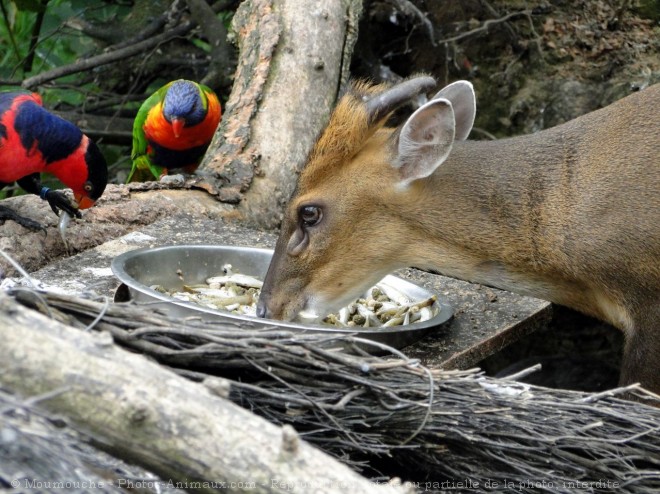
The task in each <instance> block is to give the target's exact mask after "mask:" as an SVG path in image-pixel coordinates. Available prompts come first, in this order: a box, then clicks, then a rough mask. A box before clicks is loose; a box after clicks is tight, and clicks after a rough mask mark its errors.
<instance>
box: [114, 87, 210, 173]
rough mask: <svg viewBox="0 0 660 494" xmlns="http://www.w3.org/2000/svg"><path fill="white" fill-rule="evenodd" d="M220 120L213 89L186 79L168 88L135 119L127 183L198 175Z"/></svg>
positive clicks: (148, 100) (155, 95) (152, 100)
mask: <svg viewBox="0 0 660 494" xmlns="http://www.w3.org/2000/svg"><path fill="white" fill-rule="evenodd" d="M220 116H221V108H220V101H219V100H218V97H217V96H216V94H215V93H214V92H213V90H211V89H210V88H208V87H206V86H204V85H202V84H197V83H196V82H191V81H186V80H183V79H179V80H177V81H172V82H170V83H168V84H165V85H164V86H163V87H161V88H160V89H159V90H158V91H156V92H155V93H154V94H152V95H151V96H149V98H147V100H146V101H145V102H144V103H143V104H142V106H141V107H140V110H139V111H138V114H137V116H136V117H135V122H134V123H133V152H132V153H131V158H132V159H133V167H132V168H131V172H130V173H129V175H128V179H127V180H126V181H127V182H137V181H145V180H153V179H159V178H160V177H161V176H162V175H165V174H167V172H168V170H171V169H174V168H183V169H185V171H187V172H188V173H192V172H194V171H195V170H196V169H197V167H198V166H199V163H200V161H201V160H202V157H203V156H204V153H205V152H206V149H207V148H208V147H209V144H210V143H211V139H212V138H213V134H214V133H215V129H216V128H217V127H218V123H219V122H220Z"/></svg>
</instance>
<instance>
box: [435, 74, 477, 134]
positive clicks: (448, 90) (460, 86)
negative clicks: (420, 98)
mask: <svg viewBox="0 0 660 494" xmlns="http://www.w3.org/2000/svg"><path fill="white" fill-rule="evenodd" d="M435 99H446V100H448V101H449V102H451V106H452V108H453V109H454V118H455V120H456V140H457V141H464V140H465V139H467V137H468V135H469V134H470V131H471V130H472V126H473V125H474V117H475V116H476V114H477V100H476V97H475V95H474V88H473V87H472V84H471V83H470V82H468V81H456V82H452V83H451V84H449V85H448V86H445V87H444V88H443V89H441V90H440V91H439V92H438V93H437V94H436V95H435V96H433V98H432V100H435Z"/></svg>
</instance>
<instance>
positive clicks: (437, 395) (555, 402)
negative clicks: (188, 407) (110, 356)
mask: <svg viewBox="0 0 660 494" xmlns="http://www.w3.org/2000/svg"><path fill="white" fill-rule="evenodd" d="M16 298H17V299H18V300H19V301H21V302H22V303H25V304H26V305H30V306H33V307H36V308H39V307H41V310H42V311H43V312H46V313H50V314H51V315H52V316H53V317H56V318H60V319H64V320H66V322H68V323H69V324H78V325H79V326H81V327H83V326H88V325H89V326H91V325H93V326H94V327H95V329H98V330H102V331H109V332H110V333H111V334H112V335H113V337H114V339H115V341H116V342H118V343H119V344H121V345H123V346H125V347H127V348H130V349H132V350H134V351H137V352H141V353H144V354H146V355H150V356H151V357H153V358H155V359H156V360H158V361H159V362H160V363H162V364H163V365H167V366H169V367H172V368H173V369H175V370H176V371H177V372H179V373H181V374H183V375H185V376H188V377H190V378H192V379H195V380H203V379H205V378H207V377H209V376H222V377H223V378H225V379H227V380H228V382H230V391H229V398H230V399H231V400H232V401H234V402H236V403H238V404H240V405H242V406H244V407H246V408H248V409H250V410H252V411H254V412H255V413H257V414H259V415H262V416H263V417H265V418H267V419H268V420H270V421H271V422H274V423H276V424H285V423H287V424H292V425H293V426H294V427H295V428H296V429H297V430H298V431H299V433H300V434H301V435H302V436H303V437H304V438H305V439H306V440H308V441H310V442H312V443H314V444H316V445H317V446H318V447H320V448H322V449H324V450H325V451H327V452H329V453H331V454H333V455H334V456H336V457H337V458H339V459H340V460H342V461H345V462H347V463H349V464H352V465H353V466H354V467H356V468H360V467H361V466H363V467H366V464H367V462H368V464H369V465H370V468H373V467H374V465H380V467H381V468H387V472H386V473H387V474H388V475H392V474H395V475H399V476H402V477H403V479H404V480H408V479H411V480H419V479H422V478H423V479H425V481H426V480H428V481H430V482H433V481H435V482H436V483H435V484H433V483H432V484H430V487H431V488H433V489H435V490H451V489H455V490H459V491H460V490H462V489H463V490H470V491H476V492H489V491H493V490H502V489H503V488H504V489H505V490H506V487H507V486H508V488H509V489H511V490H513V489H516V490H519V491H520V492H527V491H534V492H609V491H612V492H614V491H617V492H620V491H622V490H623V491H627V492H636V493H639V492H657V490H658V489H660V408H653V407H650V406H647V405H642V404H639V403H635V402H631V401H627V400H624V399H621V398H619V397H617V395H620V394H622V393H623V392H626V393H628V394H629V395H635V396H637V398H638V399H642V400H645V401H646V402H647V403H648V404H650V405H655V406H658V405H660V399H659V398H658V397H657V396H655V395H651V394H649V393H646V392H644V391H643V390H641V389H639V388H636V387H634V386H633V387H629V388H626V389H618V390H612V391H610V392H607V393H601V394H598V395H589V394H585V393H579V392H572V391H564V390H551V389H546V388H540V387H535V386H530V385H526V384H521V383H517V382H515V381H514V380H512V379H511V378H509V379H493V378H489V377H486V376H483V375H482V374H480V373H479V372H477V371H460V372H459V371H455V372H446V371H431V370H429V369H426V368H424V367H423V366H421V365H420V364H419V363H418V362H416V361H413V360H410V359H408V358H406V357H405V355H403V354H401V353H399V352H397V351H396V350H393V349H390V355H388V356H387V357H375V356H371V355H368V354H367V353H366V352H365V351H364V348H365V347H368V346H373V347H374V348H375V347H378V349H379V350H380V351H383V350H385V348H384V347H383V346H382V345H376V344H371V343H369V342H365V341H364V340H361V339H360V338H357V337H355V338H349V339H348V340H347V341H345V340H341V341H340V340H338V339H336V337H334V336H328V335H316V334H301V333H294V332H289V331H282V330H280V329H277V328H273V327H270V328H269V327H259V326H258V325H256V324H255V325H254V326H253V327H247V326H245V325H243V326H241V327H239V326H238V325H234V324H232V323H227V322H217V323H209V322H203V321H200V320H198V319H184V320H182V319H178V320H175V319H171V318H168V317H166V316H164V315H159V314H157V313H154V311H153V310H152V309H150V308H149V306H148V305H144V306H137V305H123V304H122V305H113V304H108V303H105V304H104V303H100V302H95V301H91V300H83V299H78V298H73V297H68V296H62V295H56V294H43V295H42V299H41V301H39V299H35V297H34V292H31V293H30V294H29V295H25V294H23V295H21V292H17V293H16ZM35 301H36V302H35ZM346 350H350V351H351V352H352V353H349V352H347V351H346ZM382 461H386V463H382ZM383 465H385V466H384V467H383ZM397 467H398V471H392V469H394V470H396V469H397ZM365 472H366V473H373V470H365ZM407 475H408V477H407ZM410 476H412V478H411V477H410ZM443 482H444V483H443ZM459 483H460V485H459ZM425 487H426V486H425Z"/></svg>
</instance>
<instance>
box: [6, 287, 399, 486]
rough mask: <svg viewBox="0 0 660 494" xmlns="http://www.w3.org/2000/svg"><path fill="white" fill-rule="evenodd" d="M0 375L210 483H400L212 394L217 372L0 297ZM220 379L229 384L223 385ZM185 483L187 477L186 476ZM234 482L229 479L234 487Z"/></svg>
mask: <svg viewBox="0 0 660 494" xmlns="http://www.w3.org/2000/svg"><path fill="white" fill-rule="evenodd" d="M0 339H1V340H2V342H3V343H2V345H1V346H0V384H1V385H2V387H5V388H7V389H9V390H11V391H13V392H17V393H19V394H22V395H24V396H33V395H41V394H44V393H48V392H52V391H54V390H61V393H59V394H58V393H54V396H53V398H51V399H49V400H45V401H43V402H42V404H43V406H44V407H45V408H47V409H48V410H49V411H51V412H52V413H56V414H59V415H62V416H64V417H66V419H67V420H68V421H70V422H71V423H72V424H74V425H75V426H76V427H77V428H79V429H81V430H82V431H83V432H85V433H87V434H89V435H90V436H91V437H92V438H93V439H94V440H95V442H98V443H99V444H100V445H102V446H103V447H104V448H105V449H108V450H109V451H110V452H111V453H113V454H114V455H116V456H118V457H120V458H122V459H126V460H128V461H132V462H134V463H136V464H139V465H141V466H143V467H145V468H147V469H149V470H151V471H153V472H155V473H157V474H159V475H161V476H162V477H163V479H164V480H166V479H172V480H173V481H174V482H175V483H176V482H177V481H179V482H195V481H200V482H204V481H208V482H217V483H220V482H225V483H226V485H223V486H221V485H219V484H215V485H214V484H208V485H205V484H201V485H197V484H195V485H194V486H192V487H191V489H193V490H198V489H197V488H199V490H202V491H208V492H214V491H219V490H223V491H225V490H227V488H228V489H229V490H230V491H238V490H243V489H241V488H240V487H239V486H242V487H243V488H248V489H249V490H250V491H252V492H280V491H282V490H286V491H287V492H301V493H303V492H310V491H314V492H327V493H334V492H337V493H339V492H346V486H347V485H348V486H350V489H349V490H350V491H351V492H356V493H357V492H365V493H372V492H373V493H375V492H378V493H382V492H391V493H395V492H403V488H401V487H396V486H377V485H373V484H372V483H371V482H369V481H368V480H366V479H364V478H363V477H361V476H359V475H358V474H356V473H355V472H353V471H352V470H350V469H349V468H348V467H346V466H345V465H342V464H340V463H339V462H337V461H336V460H334V459H333V458H331V457H329V456H328V455H326V454H325V453H323V452H320V451H319V450H317V449H315V448H313V447H312V446H310V445H309V444H307V443H305V442H304V441H302V440H301V439H300V438H299V436H298V435H297V434H296V432H295V431H294V430H293V428H291V427H286V426H285V427H282V428H280V427H277V426H275V425H273V424H270V423H269V422H266V421H265V420H263V419H261V418H259V417H257V416H255V415H253V414H251V413H250V412H248V411H246V410H244V409H243V408H240V407H238V406H236V405H234V404H233V403H231V402H229V401H228V400H225V399H223V398H222V397H220V396H218V395H217V394H214V393H213V392H212V390H214V389H224V388H223V386H222V385H223V383H225V381H222V382H219V381H220V379H218V380H217V381H216V380H213V382H208V383H206V384H207V385H206V386H205V385H203V384H198V383H193V382H191V381H189V380H187V379H184V378H182V377H180V376H177V375H176V374H174V373H172V372H169V371H167V370H165V369H164V368H162V367H161V366H159V365H157V364H156V363H154V362H151V361H149V360H147V359H145V358H144V357H143V356H140V355H135V354H132V353H129V352H127V351H124V350H121V349H119V348H118V347H116V346H115V345H114V344H113V342H112V338H111V337H110V335H109V334H108V333H85V332H83V331H81V330H78V329H74V328H71V327H69V326H66V325H64V324H61V323H59V322H57V321H54V320H51V319H49V318H47V317H45V316H43V315H41V314H39V313H37V312H35V311H32V310H29V309H26V308H24V307H21V306H20V305H18V304H17V303H16V302H15V301H14V300H12V299H11V298H10V297H8V296H0ZM225 387H226V386H225ZM189 486H191V484H189ZM232 486H235V487H232Z"/></svg>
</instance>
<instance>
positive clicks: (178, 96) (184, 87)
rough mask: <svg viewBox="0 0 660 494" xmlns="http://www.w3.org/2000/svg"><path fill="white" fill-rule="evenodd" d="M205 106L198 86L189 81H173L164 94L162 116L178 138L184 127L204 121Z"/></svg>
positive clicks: (204, 99) (204, 98) (205, 103)
mask: <svg viewBox="0 0 660 494" xmlns="http://www.w3.org/2000/svg"><path fill="white" fill-rule="evenodd" d="M207 106H208V105H207V102H206V97H205V96H204V94H203V92H202V91H201V90H200V88H199V86H197V85H196V84H193V83H192V82H190V81H185V80H179V81H174V82H173V83H172V85H171V86H170V87H169V89H168V90H167V93H166V94H165V100H164V101H163V116H164V117H165V120H167V121H168V122H170V123H171V124H172V129H173V130H174V135H175V136H176V137H179V135H180V134H181V130H182V129H183V127H184V126H186V127H192V126H193V125H196V124H198V123H200V122H201V121H203V120H204V118H205V117H206V111H207V110H206V109H207Z"/></svg>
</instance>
